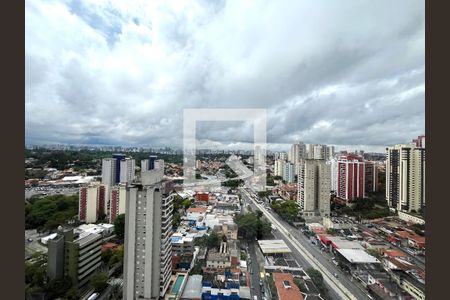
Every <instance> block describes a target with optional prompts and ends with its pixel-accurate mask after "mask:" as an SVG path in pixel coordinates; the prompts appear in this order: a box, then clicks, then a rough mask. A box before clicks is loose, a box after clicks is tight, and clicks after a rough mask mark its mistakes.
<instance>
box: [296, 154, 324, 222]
mask: <svg viewBox="0 0 450 300" xmlns="http://www.w3.org/2000/svg"><path fill="white" fill-rule="evenodd" d="M330 188H331V168H330V165H329V164H326V162H325V160H322V159H318V160H316V159H306V160H304V161H303V162H302V164H301V167H300V174H299V179H298V197H297V199H298V201H299V205H300V208H301V211H302V213H303V216H304V217H305V219H318V218H322V217H329V216H330Z"/></svg>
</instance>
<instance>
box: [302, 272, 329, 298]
mask: <svg viewBox="0 0 450 300" xmlns="http://www.w3.org/2000/svg"><path fill="white" fill-rule="evenodd" d="M306 273H307V274H308V276H309V277H311V280H312V282H313V283H314V285H315V286H316V287H317V288H318V289H319V291H320V292H321V293H323V294H324V295H326V294H327V292H328V291H327V288H326V286H325V284H324V283H323V275H322V273H320V271H318V270H316V269H314V268H308V269H307V270H306Z"/></svg>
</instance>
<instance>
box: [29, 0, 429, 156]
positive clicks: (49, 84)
mask: <svg viewBox="0 0 450 300" xmlns="http://www.w3.org/2000/svg"><path fill="white" fill-rule="evenodd" d="M148 5H149V7H146V6H145V5H144V4H143V6H142V5H137V4H135V5H133V6H129V5H126V4H119V3H114V2H109V1H105V2H95V3H91V4H89V3H88V2H81V3H80V2H65V1H60V2H58V1H46V2H43V1H27V2H26V33H25V35H26V47H25V64H26V69H25V73H26V76H25V77H26V80H25V85H26V97H25V98H26V100H25V114H26V122H25V124H26V133H25V136H26V143H27V144H46V143H48V144H55V143H67V144H104V145H130V146H132V145H152V146H155V147H158V146H170V147H174V148H180V147H181V145H182V135H181V133H182V113H183V109H184V108H198V107H201V108H203V107H210V108H243V107H245V108H266V109H267V117H268V132H267V133H268V136H267V141H268V143H270V145H286V146H287V145H290V144H292V143H295V142H297V141H299V140H300V141H305V142H308V143H320V144H328V145H336V146H337V150H338V149H344V148H346V149H347V150H354V149H363V150H366V151H376V152H384V151H385V147H386V146H390V145H394V144H400V143H407V142H410V141H411V138H412V137H415V136H418V135H420V134H422V133H423V132H424V122H425V116H424V104H425V100H424V90H425V84H424V70H425V62H424V7H423V5H424V4H423V2H420V1H414V2H410V1H408V2H406V1H402V2H395V3H391V2H389V3H388V2H377V3H370V4H367V3H357V2H356V3H349V2H346V3H345V4H344V3H339V4H327V5H326V6H322V4H318V3H314V5H313V4H312V3H311V2H302V3H294V2H286V3H266V2H265V1H256V2H253V3H252V4H246V7H244V8H242V7H238V6H237V2H234V1H228V2H226V3H225V2H217V3H214V4H211V3H208V2H204V1H190V2H186V3H183V4H182V6H183V7H181V6H176V5H175V4H171V3H166V4H163V3H158V2H153V4H148ZM368 5H370V6H368ZM334 6H337V7H334ZM253 12H254V13H255V14H257V15H253ZM249 14H250V15H249ZM244 15H245V16H246V18H245V19H244V18H243V17H244ZM252 15H253V16H254V17H253V18H252V17H251V16H252ZM317 20H320V22H318V21H317ZM42 32H45V35H42V34H41V33H42ZM287 43H289V47H286V46H284V44H287ZM268 71H270V72H268ZM199 127H200V129H201V130H200V131H199V133H200V135H199V143H200V146H201V145H202V143H203V144H212V145H217V147H221V148H224V149H229V148H233V147H241V148H245V146H248V145H247V144H248V143H249V141H251V138H252V136H251V132H252V130H251V129H252V128H251V125H249V124H245V123H242V122H237V123H231V124H230V123H225V122H223V123H219V124H214V125H212V124H203V125H199ZM393 128H395V130H392V129H393ZM368 132H370V134H369V133H368ZM286 150H287V149H286Z"/></svg>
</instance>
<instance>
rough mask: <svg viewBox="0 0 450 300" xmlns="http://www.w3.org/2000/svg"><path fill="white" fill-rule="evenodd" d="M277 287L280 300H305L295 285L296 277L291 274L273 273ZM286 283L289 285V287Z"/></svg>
mask: <svg viewBox="0 0 450 300" xmlns="http://www.w3.org/2000/svg"><path fill="white" fill-rule="evenodd" d="M272 276H273V280H274V282H275V287H276V288H277V293H278V299H279V300H294V299H296V300H303V295H302V293H300V289H299V288H298V286H297V285H296V284H295V283H294V277H293V276H292V274H291V273H272ZM284 282H288V283H289V287H287V286H286V285H285V283H284Z"/></svg>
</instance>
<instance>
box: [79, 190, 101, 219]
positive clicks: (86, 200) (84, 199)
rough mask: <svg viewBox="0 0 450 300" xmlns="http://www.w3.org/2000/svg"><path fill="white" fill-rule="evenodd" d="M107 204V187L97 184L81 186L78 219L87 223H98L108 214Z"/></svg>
mask: <svg viewBox="0 0 450 300" xmlns="http://www.w3.org/2000/svg"><path fill="white" fill-rule="evenodd" d="M105 203H106V189H105V185H103V184H100V183H98V182H95V183H90V184H86V185H83V186H81V187H80V190H79V196H78V219H79V220H80V221H82V222H86V223H95V222H97V220H99V219H100V218H103V217H104V216H105V215H106V214H107V210H106V207H105Z"/></svg>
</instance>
